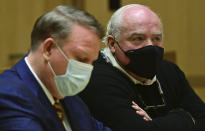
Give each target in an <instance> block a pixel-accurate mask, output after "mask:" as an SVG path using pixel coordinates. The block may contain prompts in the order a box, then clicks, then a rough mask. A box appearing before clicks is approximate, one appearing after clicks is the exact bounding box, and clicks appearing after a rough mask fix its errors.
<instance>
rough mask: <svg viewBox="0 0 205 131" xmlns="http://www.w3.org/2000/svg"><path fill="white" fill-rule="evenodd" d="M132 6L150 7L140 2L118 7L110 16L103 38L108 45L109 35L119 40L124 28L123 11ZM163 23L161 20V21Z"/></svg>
mask: <svg viewBox="0 0 205 131" xmlns="http://www.w3.org/2000/svg"><path fill="white" fill-rule="evenodd" d="M131 7H144V8H148V9H150V8H149V7H147V6H145V5H140V4H130V5H126V6H123V7H121V8H120V9H118V10H117V11H116V12H115V13H114V14H113V15H112V17H111V18H110V20H109V22H108V24H107V32H106V35H105V37H104V38H103V42H104V43H105V45H106V46H108V41H107V37H108V35H112V36H113V37H114V38H115V40H116V41H118V42H119V36H120V32H121V29H122V16H123V13H124V11H125V10H126V9H128V8H131ZM160 23H161V21H160Z"/></svg>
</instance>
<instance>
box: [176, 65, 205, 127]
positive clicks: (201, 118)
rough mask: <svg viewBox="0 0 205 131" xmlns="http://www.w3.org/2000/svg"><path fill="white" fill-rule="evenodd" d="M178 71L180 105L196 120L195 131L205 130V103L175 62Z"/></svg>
mask: <svg viewBox="0 0 205 131" xmlns="http://www.w3.org/2000/svg"><path fill="white" fill-rule="evenodd" d="M173 67H174V68H175V71H176V73H177V74H178V83H179V85H180V86H179V88H180V91H179V96H180V99H179V106H180V107H181V108H183V109H184V110H186V111H187V112H189V113H190V114H191V116H192V117H193V119H194V120H195V122H196V124H195V131H204V130H205V103H204V102H203V101H202V100H201V99H200V98H199V96H198V95H197V94H196V93H195V92H194V90H193V89H192V88H191V86H190V85H189V83H188V81H187V79H186V77H185V75H184V73H183V72H182V71H181V70H180V69H179V67H178V66H176V65H174V64H173Z"/></svg>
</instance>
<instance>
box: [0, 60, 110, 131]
mask: <svg viewBox="0 0 205 131" xmlns="http://www.w3.org/2000/svg"><path fill="white" fill-rule="evenodd" d="M62 104H63V106H64V109H65V111H66V113H67V115H68V119H69V121H70V125H71V128H72V130H73V131H102V130H105V131H109V130H110V129H109V128H106V127H103V125H102V123H100V122H98V121H97V120H95V119H94V118H93V117H91V116H90V113H89V111H88V109H87V106H86V105H85V104H84V102H83V101H82V100H81V99H80V98H79V97H78V96H72V97H66V98H65V99H64V100H62ZM0 130H1V131H5V130H9V131H13V130H15V131H64V130H65V128H64V126H63V124H62V123H61V121H60V119H59V118H58V116H57V114H56V111H55V109H54V107H53V106H52V105H51V103H50V101H49V100H48V98H47V97H46V95H45V93H44V92H43V90H42V88H41V87H40V85H39V83H38V82H37V81H36V79H35V78H34V76H33V74H32V73H31V71H30V70H29V68H28V67H27V65H26V63H25V60H24V59H22V60H21V61H20V62H18V63H17V64H16V65H15V66H14V67H13V68H11V69H10V70H7V71H5V72H4V73H3V74H1V75H0Z"/></svg>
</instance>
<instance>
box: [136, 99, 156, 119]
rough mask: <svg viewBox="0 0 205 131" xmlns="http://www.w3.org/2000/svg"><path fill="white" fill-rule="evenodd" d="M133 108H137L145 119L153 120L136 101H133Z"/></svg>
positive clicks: (137, 111)
mask: <svg viewBox="0 0 205 131" xmlns="http://www.w3.org/2000/svg"><path fill="white" fill-rule="evenodd" d="M132 108H133V109H135V110H136V113H137V114H138V115H140V116H141V117H142V118H143V119H144V120H145V121H152V118H151V117H150V116H149V115H148V114H147V113H146V112H145V111H144V110H143V109H142V108H140V107H139V106H138V105H137V104H136V103H135V102H134V101H132Z"/></svg>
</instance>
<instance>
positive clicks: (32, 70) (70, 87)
mask: <svg viewBox="0 0 205 131" xmlns="http://www.w3.org/2000/svg"><path fill="white" fill-rule="evenodd" d="M102 36H103V31H102V29H101V26H100V24H99V23H98V22H97V21H96V19H95V18H94V17H92V16H91V15H89V14H88V13H86V12H84V11H81V10H78V9H74V8H71V7H67V6H58V7H56V8H55V9H54V10H52V11H50V12H48V13H46V14H44V15H43V16H41V17H40V18H39V19H38V20H37V21H36V23H35V25H34V28H33V31H32V34H31V48H30V52H29V53H28V55H26V56H25V57H24V58H23V59H21V60H20V61H19V62H18V63H17V64H16V65H15V66H14V67H12V68H11V69H9V70H6V71H5V72H4V73H3V74H1V75H0V130H1V131H6V130H9V131H14V130H15V131H65V130H66V131H71V130H73V131H110V129H109V128H107V127H104V126H103V125H102V123H100V122H98V121H97V120H95V119H94V118H93V117H91V115H90V114H89V111H88V109H87V107H86V105H85V104H84V103H83V101H82V100H81V99H80V98H79V97H78V96H77V95H76V94H78V93H79V92H80V91H82V90H83V89H84V88H85V86H86V85H87V83H88V81H89V79H90V75H91V72H92V69H93V66H92V63H93V61H94V60H96V59H97V57H98V51H99V48H100V38H102ZM54 106H55V107H54Z"/></svg>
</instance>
